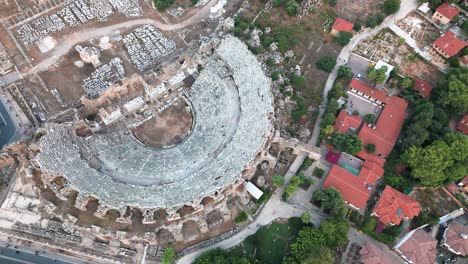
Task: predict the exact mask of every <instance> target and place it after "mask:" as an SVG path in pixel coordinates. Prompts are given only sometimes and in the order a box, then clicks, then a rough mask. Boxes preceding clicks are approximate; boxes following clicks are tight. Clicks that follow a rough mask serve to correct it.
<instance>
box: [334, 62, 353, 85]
mask: <svg viewBox="0 0 468 264" xmlns="http://www.w3.org/2000/svg"><path fill="white" fill-rule="evenodd" d="M337 76H338V78H351V77H353V70H352V69H351V67H349V66H346V65H341V66H340V67H338V72H337ZM336 84H339V82H337V83H336ZM336 84H335V85H336Z"/></svg>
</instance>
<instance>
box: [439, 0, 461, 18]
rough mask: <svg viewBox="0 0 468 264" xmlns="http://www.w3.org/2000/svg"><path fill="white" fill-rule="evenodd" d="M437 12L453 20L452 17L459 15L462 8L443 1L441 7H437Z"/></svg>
mask: <svg viewBox="0 0 468 264" xmlns="http://www.w3.org/2000/svg"><path fill="white" fill-rule="evenodd" d="M436 12H438V13H439V14H441V15H443V16H444V17H446V18H448V19H450V20H452V18H454V17H455V16H456V15H458V13H460V10H459V9H458V8H456V7H453V6H451V5H450V4H448V3H443V4H441V5H440V6H439V7H437V9H436Z"/></svg>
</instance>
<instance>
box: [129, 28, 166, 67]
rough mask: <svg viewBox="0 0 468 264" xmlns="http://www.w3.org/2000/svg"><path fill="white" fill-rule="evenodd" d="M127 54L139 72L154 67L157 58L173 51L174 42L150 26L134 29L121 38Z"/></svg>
mask: <svg viewBox="0 0 468 264" xmlns="http://www.w3.org/2000/svg"><path fill="white" fill-rule="evenodd" d="M123 43H124V45H125V48H126V49H127V52H128V54H129V55H130V58H131V60H132V62H133V64H134V65H135V66H136V68H137V69H138V70H140V71H144V70H147V69H149V68H151V67H154V66H155V65H156V64H157V63H158V61H159V58H161V57H162V56H165V55H167V54H169V53H170V52H172V51H173V50H174V49H175V43H174V41H172V40H170V39H168V38H166V36H164V35H163V34H162V33H161V32H159V31H158V30H157V29H156V28H155V27H154V26H152V25H144V26H141V27H138V28H136V29H135V30H134V31H133V32H131V33H129V34H127V35H126V36H125V37H124V38H123Z"/></svg>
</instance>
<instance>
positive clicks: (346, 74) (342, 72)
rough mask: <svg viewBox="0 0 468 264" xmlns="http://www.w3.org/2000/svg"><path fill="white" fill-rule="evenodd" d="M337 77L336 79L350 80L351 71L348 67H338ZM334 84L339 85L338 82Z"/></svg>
mask: <svg viewBox="0 0 468 264" xmlns="http://www.w3.org/2000/svg"><path fill="white" fill-rule="evenodd" d="M337 76H338V78H351V77H353V70H352V69H351V67H349V66H346V65H341V66H340V67H338V72H337ZM336 84H339V82H337V83H335V85H336ZM329 96H330V95H329Z"/></svg>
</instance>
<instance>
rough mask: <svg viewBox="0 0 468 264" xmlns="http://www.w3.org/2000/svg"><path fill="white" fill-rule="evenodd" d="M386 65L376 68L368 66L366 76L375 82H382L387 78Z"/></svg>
mask: <svg viewBox="0 0 468 264" xmlns="http://www.w3.org/2000/svg"><path fill="white" fill-rule="evenodd" d="M387 70H388V67H387V66H385V65H384V66H382V67H380V68H378V69H376V68H375V67H369V69H368V70H367V77H368V78H369V79H371V80H373V81H375V82H376V83H383V82H385V80H386V79H387Z"/></svg>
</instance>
